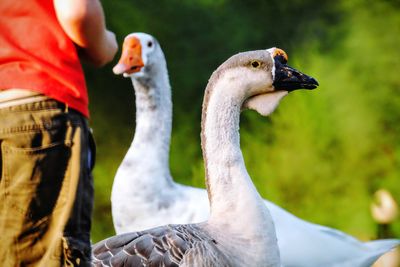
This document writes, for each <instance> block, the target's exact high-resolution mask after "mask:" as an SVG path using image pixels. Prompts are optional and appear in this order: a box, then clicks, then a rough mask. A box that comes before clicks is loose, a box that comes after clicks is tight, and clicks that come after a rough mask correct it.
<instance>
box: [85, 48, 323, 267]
mask: <svg viewBox="0 0 400 267" xmlns="http://www.w3.org/2000/svg"><path fill="white" fill-rule="evenodd" d="M286 59H287V56H286V54H285V52H284V51H283V50H281V49H278V48H270V49H268V50H257V51H249V52H243V53H239V54H236V55H234V56H232V57H231V58H229V59H228V60H227V61H225V62H224V63H223V64H222V65H221V66H220V67H219V68H218V69H217V70H216V71H215V72H214V73H213V74H212V76H211V78H210V80H209V82H208V85H207V87H206V90H205V96H204V102H203V111H202V127H201V128H202V130H201V145H202V151H203V158H204V166H205V170H206V171H205V173H206V185H207V192H208V196H209V201H210V215H209V218H208V219H207V220H206V221H205V222H200V223H194V224H169V225H165V226H159V227H156V228H152V229H149V230H144V231H140V232H130V233H125V234H121V235H117V236H114V237H111V238H108V239H106V240H103V241H101V242H100V243H98V244H96V245H94V246H93V253H94V256H93V259H94V260H93V263H94V265H95V266H103V265H109V266H204V267H205V266H257V267H261V266H268V267H275V266H276V267H279V266H281V262H280V256H279V248H278V243H277V238H276V233H275V227H274V222H273V220H272V217H271V215H270V213H269V211H268V208H267V207H266V206H265V205H264V200H263V199H262V198H261V196H260V195H259V194H258V192H257V189H256V188H255V186H254V184H253V183H252V181H251V178H250V176H249V174H248V173H247V170H246V167H245V164H244V159H243V156H242V152H241V150H240V141H239V139H240V138H239V116H240V112H241V110H242V109H243V108H249V109H254V110H256V111H258V112H259V113H260V114H262V115H264V116H267V115H269V114H270V113H272V112H273V110H274V109H275V108H276V107H277V105H278V103H279V101H280V100H281V99H282V98H283V97H284V96H285V95H287V94H288V92H289V91H293V90H295V89H301V88H305V89H314V88H316V87H317V86H318V83H317V81H316V80H315V79H313V78H311V77H309V76H307V75H305V74H303V73H301V72H299V71H297V70H295V69H293V68H291V67H289V66H288V65H286ZM143 63H144V62H143ZM121 69H122V68H121ZM134 70H135V71H136V69H134Z"/></svg>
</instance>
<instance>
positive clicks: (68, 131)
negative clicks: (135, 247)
mask: <svg viewBox="0 0 400 267" xmlns="http://www.w3.org/2000/svg"><path fill="white" fill-rule="evenodd" d="M0 14H1V16H0V152H1V153H0V173H1V180H0V236H1V238H0V239H1V242H0V259H1V263H0V265H1V266H3V267H8V266H46V267H52V266H88V265H90V258H91V248H90V227H91V213H92V207H93V179H92V175H91V169H92V168H93V158H94V153H95V151H94V144H93V140H92V137H91V133H90V128H89V126H88V118H89V111H88V95H87V89H86V84H85V78H84V73H83V70H82V66H81V62H80V59H85V60H88V61H89V62H90V63H93V64H94V65H95V66H97V67H101V66H103V65H105V64H106V63H108V62H110V61H111V60H112V59H113V58H114V55H115V54H116V52H117V50H118V45H117V42H116V38H115V35H114V33H112V32H111V31H109V30H107V29H106V26H105V18H104V13H103V9H102V6H101V3H100V2H99V0H26V1H15V0H2V1H1V3H0Z"/></svg>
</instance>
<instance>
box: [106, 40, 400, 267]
mask: <svg viewBox="0 0 400 267" xmlns="http://www.w3.org/2000/svg"><path fill="white" fill-rule="evenodd" d="M114 72H115V73H116V74H122V73H123V74H124V76H125V77H130V78H131V79H132V82H133V85H134V89H135V94H136V129H135V137H134V139H133V142H132V144H131V147H130V148H129V150H128V152H127V154H126V156H125V158H124V160H123V161H122V163H121V165H120V167H119V169H118V171H117V174H116V176H115V179H114V184H113V190H112V213H113V220H114V227H115V230H116V232H117V234H122V233H126V232H132V231H138V230H144V229H148V228H152V227H155V226H159V225H164V224H168V223H174V224H175V223H178V224H181V223H195V222H201V221H205V220H206V219H207V218H208V216H209V201H208V197H207V192H206V191H205V190H204V189H199V188H194V187H189V186H184V185H181V184H177V183H175V182H174V181H173V179H172V178H171V174H170V170H169V145H170V137H171V125H172V103H171V87H170V83H169V79H168V71H167V65H166V61H165V57H164V54H163V52H162V50H161V47H160V45H159V43H158V42H157V40H156V39H155V38H154V37H152V36H150V35H148V34H144V33H133V34H130V35H128V36H127V37H126V38H125V42H124V46H123V52H122V56H121V60H120V62H119V63H118V64H117V65H116V66H115V68H114ZM277 75H279V73H278V74H277ZM270 97H272V96H270ZM260 99H261V98H260ZM274 103H276V102H271V104H274ZM246 105H249V104H246ZM264 203H265V205H266V206H267V207H268V209H269V211H270V213H271V216H272V218H273V220H274V222H275V228H276V234H277V237H278V245H279V249H280V254H281V260H282V264H283V266H306V267H314V266H316V267H319V266H333V265H334V264H340V266H355V267H357V266H360V267H361V266H369V265H368V263H365V262H373V261H375V260H376V259H377V258H378V257H379V256H380V255H381V254H383V253H384V252H386V251H388V250H389V249H390V248H392V247H393V246H395V245H396V244H397V243H398V241H393V240H388V241H386V240H384V241H374V242H373V243H361V242H359V241H358V240H356V239H354V238H352V237H351V236H348V235H346V234H344V233H342V232H340V231H337V230H335V229H332V228H327V227H324V226H320V225H316V224H312V223H309V222H306V221H304V220H301V219H299V218H297V217H295V216H293V215H292V214H290V213H289V212H287V211H285V210H284V209H282V208H280V207H279V206H277V205H275V204H273V203H271V202H270V201H268V200H264ZM346 264H347V265H346ZM366 264H367V265H366Z"/></svg>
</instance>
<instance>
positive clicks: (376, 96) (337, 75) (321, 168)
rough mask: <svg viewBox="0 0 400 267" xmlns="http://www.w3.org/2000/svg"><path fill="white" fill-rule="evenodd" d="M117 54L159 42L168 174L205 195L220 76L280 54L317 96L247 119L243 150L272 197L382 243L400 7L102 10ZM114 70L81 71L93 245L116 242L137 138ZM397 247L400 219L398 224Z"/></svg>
mask: <svg viewBox="0 0 400 267" xmlns="http://www.w3.org/2000/svg"><path fill="white" fill-rule="evenodd" d="M102 4H103V7H104V10H105V13H106V18H107V25H108V28H110V29H111V30H112V31H114V32H115V33H116V35H117V38H118V41H119V44H122V41H123V38H124V37H125V36H126V35H127V34H129V33H131V32H138V31H141V32H147V33H150V34H152V35H154V36H155V37H156V38H157V39H158V40H159V42H160V44H161V46H162V48H163V50H164V53H165V55H166V58H167V62H168V67H169V75H170V80H171V84H172V89H173V103H174V121H173V131H172V144H171V146H172V149H171V159H170V162H171V171H172V174H173V177H174V179H175V180H176V181H178V182H180V183H184V184H189V185H194V186H198V187H205V186H204V171H203V161H202V157H201V149H200V115H201V113H200V112H201V104H202V97H203V92H204V88H205V86H206V83H207V80H208V78H209V77H210V75H211V73H212V71H213V70H215V69H216V68H217V67H218V66H219V65H220V64H221V63H222V62H223V61H225V60H226V59H227V58H228V57H229V56H231V55H233V54H235V53H237V52H241V51H246V50H254V49H263V48H269V47H273V46H276V47H280V48H282V49H284V50H285V51H286V52H287V53H288V55H289V64H290V65H292V66H294V67H296V68H299V69H301V70H302V71H304V72H305V73H307V74H310V75H312V76H314V77H315V78H316V79H317V80H318V81H319V83H320V87H319V88H318V89H317V90H315V91H312V92H308V91H299V92H296V93H294V94H293V95H292V94H291V95H289V96H288V97H286V98H285V99H284V100H283V102H282V104H281V105H280V106H279V108H278V109H277V111H276V112H275V113H274V114H272V116H271V117H269V118H264V117H261V116H259V115H258V114H256V113H255V112H251V111H246V112H244V113H243V114H242V117H241V131H240V132H241V145H242V150H243V154H244V157H245V161H246V165H247V169H248V171H249V173H250V175H251V177H252V178H253V180H254V183H255V184H256V186H257V188H258V190H259V192H260V193H261V194H262V196H263V197H264V198H268V199H269V200H271V201H273V202H275V203H277V204H279V205H280V206H281V207H283V208H285V209H287V210H289V211H290V212H292V213H293V214H295V215H297V216H299V217H301V218H303V219H306V220H309V221H311V222H315V223H319V224H323V225H327V226H331V227H335V228H338V229H340V230H342V231H345V232H347V233H349V234H352V235H354V236H355V237H357V238H360V239H362V240H368V239H374V238H375V237H376V225H375V223H374V221H373V220H372V217H371V215H370V203H371V201H372V199H373V193H374V192H375V191H376V190H377V189H379V188H386V189H388V190H389V191H390V192H391V193H392V194H393V196H394V197H395V199H396V200H397V201H398V202H400V183H399V180H400V73H399V72H400V50H399V45H400V1H398V0H392V1H390V0H374V1H372V0H370V1H368V0H364V1H363V0H338V1H317V0H292V1H280V0H269V1H255V0H248V1H237V0H197V1H196V0H179V1H178V0H169V1H166V0H161V1H147V0H118V1H115V0H103V1H102ZM119 56H120V52H119V53H118V55H117V57H116V58H115V60H114V62H113V63H112V64H109V65H108V66H107V67H105V68H103V69H101V70H97V69H94V68H91V67H90V66H85V72H86V75H87V80H88V86H89V91H90V92H89V93H90V100H91V103H90V109H91V116H92V118H91V125H92V127H93V128H94V133H95V138H96V141H97V149H98V150H97V164H96V167H95V170H94V175H95V189H96V198H95V211H94V220H93V235H92V239H93V241H94V242H96V241H98V240H100V239H103V238H105V237H107V236H110V235H113V234H114V230H113V226H112V219H111V209H110V193H111V187H112V182H113V178H114V175H115V172H116V170H117V168H118V166H119V164H120V162H121V161H122V158H123V156H124V155H125V153H126V151H127V149H128V147H129V145H130V143H131V141H132V138H133V134H134V125H135V105H134V91H133V88H132V85H131V82H130V80H129V79H123V78H122V77H120V76H115V75H113V74H112V71H111V68H112V66H113V64H114V63H116V61H117V60H118V58H119ZM392 230H393V232H394V234H395V236H397V237H400V220H397V221H396V222H394V224H393V225H392Z"/></svg>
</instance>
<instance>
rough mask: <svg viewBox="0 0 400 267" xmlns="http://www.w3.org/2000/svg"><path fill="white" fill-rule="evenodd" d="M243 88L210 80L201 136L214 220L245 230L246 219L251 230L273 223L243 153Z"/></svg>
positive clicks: (226, 81) (229, 82) (237, 84)
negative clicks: (258, 225) (241, 119)
mask: <svg viewBox="0 0 400 267" xmlns="http://www.w3.org/2000/svg"><path fill="white" fill-rule="evenodd" d="M240 84H241V83H240V82H237V81H234V80H230V79H224V77H219V76H218V79H217V80H216V81H212V80H210V83H209V86H208V87H207V90H206V97H205V100H204V104H203V118H202V134H201V137H202V148H203V157H204V159H205V168H206V181H207V190H208V193H209V198H210V208H211V216H210V220H215V221H228V222H229V224H231V225H232V226H233V227H235V226H234V225H235V223H238V225H237V227H238V228H240V227H242V226H243V222H244V221H246V219H245V218H248V219H249V221H247V222H245V223H244V225H246V223H247V226H248V225H256V224H257V221H258V223H261V224H264V222H265V220H267V221H271V218H270V216H269V213H268V210H266V208H265V206H264V204H263V201H262V198H261V196H260V195H259V194H258V192H257V190H256V188H255V186H254V184H253V182H252V181H251V178H250V176H249V175H248V173H247V170H246V167H245V164H244V159H243V155H242V152H241V150H240V136H239V119H240V111H241V107H242V104H243V101H244V98H245V92H244V90H243V88H241V87H240ZM238 217H240V218H241V219H240V220H238ZM238 221H240V222H238ZM250 221H251V222H250ZM268 223H270V222H268ZM272 227H273V226H272ZM245 228H246V227H245ZM247 228H248V227H247Z"/></svg>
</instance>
